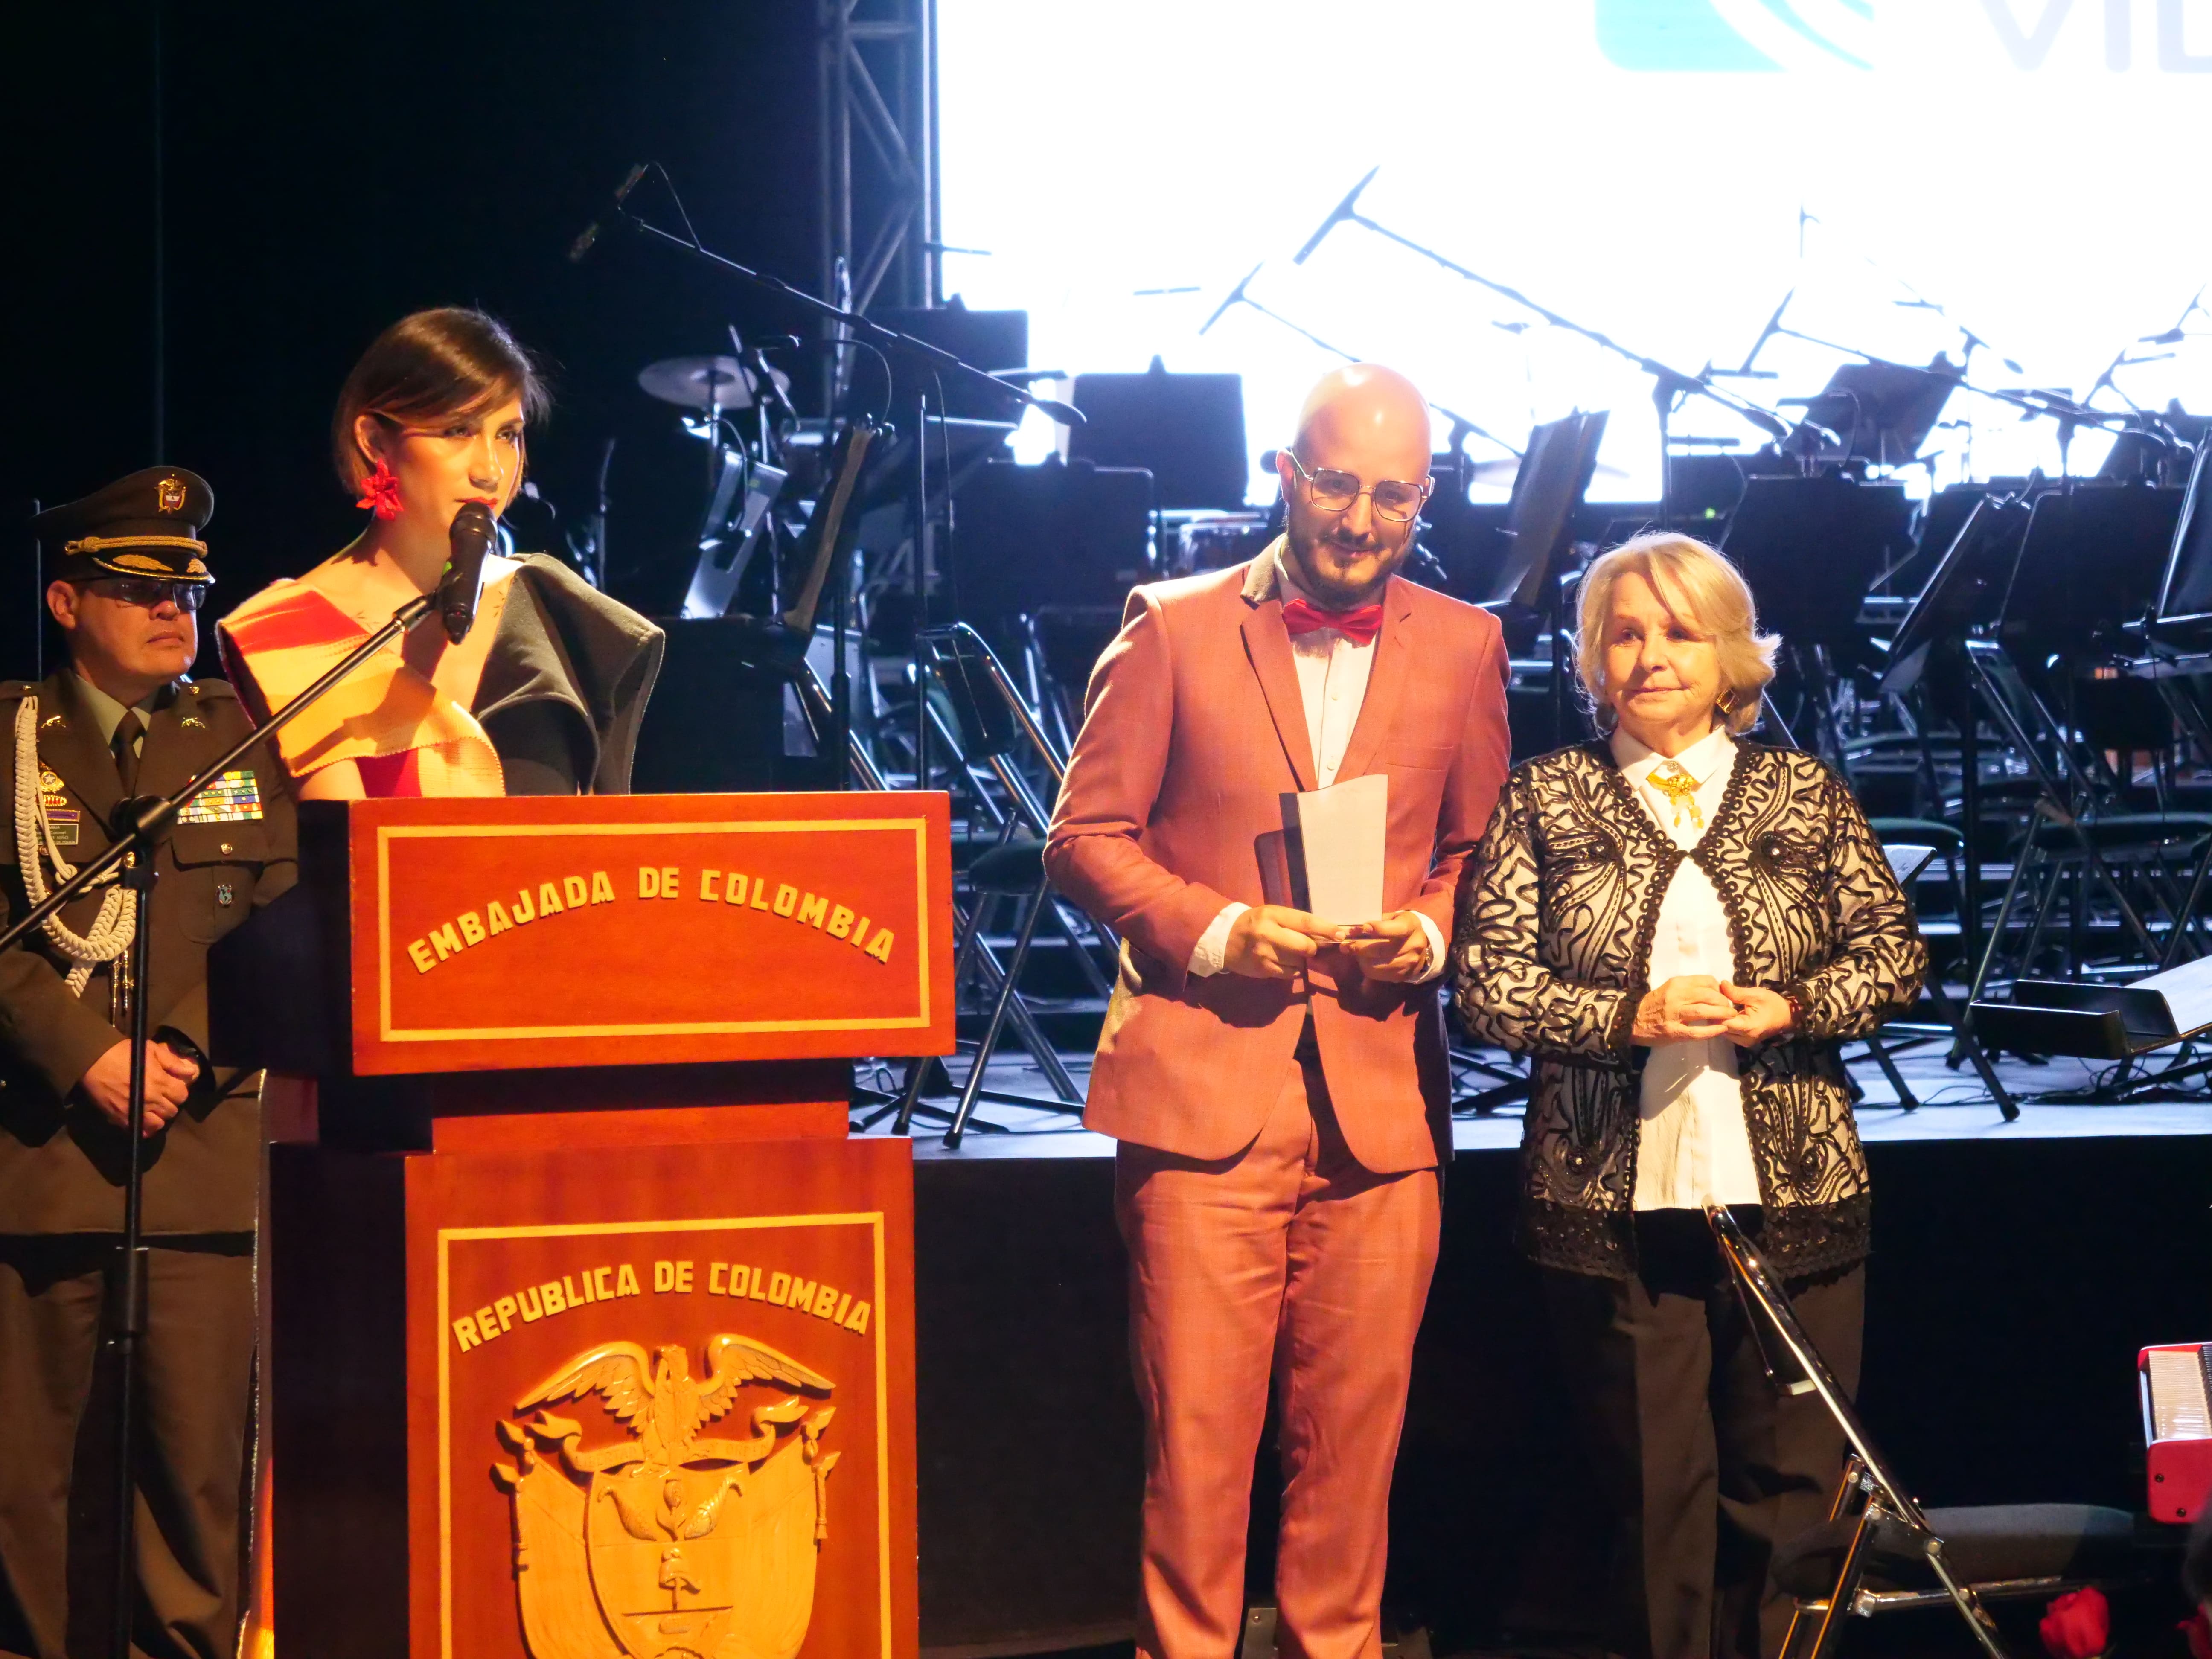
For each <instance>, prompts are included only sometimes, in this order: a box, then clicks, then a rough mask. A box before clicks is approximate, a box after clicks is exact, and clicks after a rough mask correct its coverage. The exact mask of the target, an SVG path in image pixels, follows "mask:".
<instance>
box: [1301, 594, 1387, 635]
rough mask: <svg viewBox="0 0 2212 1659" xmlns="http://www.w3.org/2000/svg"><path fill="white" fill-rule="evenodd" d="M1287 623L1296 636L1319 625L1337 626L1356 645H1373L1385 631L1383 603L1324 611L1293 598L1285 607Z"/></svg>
mask: <svg viewBox="0 0 2212 1659" xmlns="http://www.w3.org/2000/svg"><path fill="white" fill-rule="evenodd" d="M1283 626H1284V627H1285V628H1287V629H1290V630H1291V638H1292V639H1297V637H1298V636H1299V635H1302V634H1310V633H1312V632H1314V631H1315V630H1316V629H1322V628H1334V629H1335V630H1336V631H1337V632H1338V633H1340V634H1341V635H1344V637H1345V638H1346V639H1347V640H1350V641H1352V643H1353V644H1354V645H1372V644H1373V643H1374V642H1375V636H1376V635H1377V634H1380V633H1381V632H1382V631H1383V607H1382V606H1381V605H1358V606H1356V607H1354V608H1353V609H1352V610H1350V611H1321V610H1317V609H1316V608H1315V607H1314V606H1312V605H1308V604H1307V603H1306V602H1305V601H1304V599H1292V600H1291V602H1290V603H1289V604H1288V605H1285V606H1284V607H1283Z"/></svg>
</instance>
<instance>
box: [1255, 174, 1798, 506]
mask: <svg viewBox="0 0 2212 1659" xmlns="http://www.w3.org/2000/svg"><path fill="white" fill-rule="evenodd" d="M1380 170H1381V169H1380V168H1374V169H1370V171H1369V173H1368V174H1367V178H1365V179H1361V180H1360V181H1359V182H1358V184H1357V185H1353V186H1352V193H1351V194H1350V195H1349V196H1346V197H1345V198H1344V199H1343V200H1342V201H1341V202H1340V203H1338V204H1336V207H1335V208H1334V210H1332V211H1331V213H1330V214H1329V216H1328V218H1327V219H1324V220H1323V221H1322V225H1321V228H1320V229H1318V230H1316V232H1314V234H1312V235H1311V236H1310V237H1309V238H1308V239H1307V240H1306V245H1305V246H1304V247H1302V248H1300V249H1299V250H1298V252H1297V258H1296V259H1295V260H1294V261H1293V263H1295V264H1304V263H1305V261H1306V258H1307V256H1308V255H1309V254H1310V253H1312V252H1313V251H1314V250H1315V249H1316V248H1317V247H1319V246H1321V243H1322V238H1323V237H1325V236H1327V235H1328V233H1329V232H1330V231H1332V230H1334V229H1335V228H1336V227H1337V226H1338V225H1340V224H1345V223H1350V224H1355V225H1363V226H1364V227H1365V228H1367V229H1369V230H1371V231H1373V232H1374V233H1375V234H1376V235H1377V236H1380V237H1382V238H1383V240H1385V241H1389V242H1395V243H1396V244H1397V245H1398V246H1400V247H1402V248H1404V249H1406V250H1407V252H1412V253H1418V254H1419V255H1420V257H1421V258H1424V259H1426V260H1428V261H1430V262H1431V264H1437V265H1441V266H1442V267H1443V269H1444V270H1449V272H1451V273H1452V275H1453V276H1458V277H1462V278H1464V279H1465V280H1466V281H1468V282H1470V283H1474V284H1475V285H1476V286H1478V287H1480V288H1486V289H1489V290H1490V291H1491V292H1492V293H1493V294H1497V295H1503V296H1504V298H1506V299H1508V300H1510V301H1513V303H1514V304H1515V305H1517V306H1520V307H1522V308H1523V309H1524V310H1528V311H1532V312H1534V313H1535V314H1536V315H1537V316H1539V317H1541V318H1542V319H1544V320H1545V321H1546V322H1547V323H1549V324H1550V325H1552V326H1553V328H1562V329H1565V330H1566V331H1567V332H1568V333H1570V334H1579V335H1580V336H1581V337H1583V339H1585V340H1588V341H1589V342H1591V343H1593V344H1595V345H1599V346H1602V347H1603V348H1604V349H1606V350H1607V351H1610V352H1612V353H1613V354H1614V355H1615V356H1620V357H1624V358H1626V359H1627V361H1628V362H1632V363H1633V364H1635V365H1636V367H1637V368H1639V369H1641V370H1643V371H1644V373H1645V374H1649V375H1650V376H1651V379H1652V386H1651V398H1652V401H1653V402H1654V403H1655V404H1657V405H1658V409H1659V523H1660V526H1661V527H1662V529H1663V528H1666V527H1667V526H1668V524H1669V523H1670V522H1671V520H1672V516H1673V515H1672V513H1671V512H1670V510H1669V508H1670V507H1671V503H1672V498H1673V490H1672V487H1671V486H1670V484H1669V483H1668V477H1667V475H1668V470H1669V469H1668V461H1669V460H1670V459H1671V450H1670V447H1669V446H1668V431H1667V426H1668V417H1669V416H1671V415H1672V414H1673V412H1674V405H1675V404H1676V403H1677V401H1679V400H1680V398H1683V397H1685V396H1696V397H1702V398H1711V400H1712V401H1713V402H1714V403H1717V404H1719V405H1720V406H1721V407H1722V408H1723V409H1725V410H1728V411H1729V413H1730V414H1732V415H1735V416H1738V417H1739V418H1741V419H1742V420H1745V421H1748V422H1751V424H1752V425H1753V426H1755V427H1757V428H1759V430H1761V431H1762V432H1764V433H1765V434H1766V435H1767V436H1769V437H1770V438H1772V439H1775V440H1776V441H1781V440H1783V439H1784V438H1787V437H1788V436H1789V435H1790V427H1789V424H1788V423H1787V422H1784V420H1783V419H1782V417H1781V416H1778V415H1775V414H1772V413H1770V412H1769V411H1768V410H1764V409H1761V408H1760V407H1759V405H1758V404H1754V403H1752V402H1750V401H1748V400H1747V399H1746V398H1739V397H1737V396H1736V395H1735V393H1734V392H1725V391H1723V390H1722V389H1721V388H1720V387H1719V386H1715V385H1713V384H1712V382H1711V380H1708V379H1707V378H1706V377H1705V375H1704V374H1683V373H1682V372H1681V371H1680V370H1679V369H1675V368H1668V366H1667V365H1666V364H1665V363H1662V362H1660V361H1659V360H1658V359H1657V358H1656V357H1647V356H1644V354H1643V353H1642V352H1640V351H1636V350H1633V349H1631V348H1629V347H1627V346H1625V345H1623V344H1621V343H1620V341H1618V340H1616V339H1614V338H1613V337H1612V336H1610V335H1608V334H1605V333H1602V332H1601V331H1599V330H1597V329H1594V328H1589V327H1587V326H1585V325H1583V324H1581V323H1578V322H1576V321H1575V320H1574V319H1572V318H1570V317H1564V316H1561V315H1560V314H1559V313H1558V312H1556V311H1553V310H1552V309H1551V308H1550V307H1547V306H1542V305H1539V304H1538V303H1537V302H1536V301H1534V300H1532V299H1530V298H1529V297H1528V295H1525V294H1523V293H1522V292H1521V290H1520V289H1516V288H1511V287H1509V286H1507V285H1506V284H1505V283H1501V282H1498V281H1496V280H1494V279H1493V278H1492V277H1488V276H1484V275H1483V274H1482V273H1481V272H1480V271H1478V270H1468V268H1467V267H1466V266H1465V265H1463V264H1460V263H1459V262H1458V261H1457V260H1455V259H1450V258H1446V257H1445V256H1444V255H1443V254H1441V253H1439V252H1437V251H1436V249H1434V248H1432V247H1425V246H1422V245H1421V244H1420V243H1419V242H1417V241H1415V240H1413V238H1412V237H1410V236H1401V235H1400V234H1398V233H1397V232H1396V231H1395V230H1393V229H1391V228H1389V226H1388V225H1384V224H1379V223H1377V222H1376V221H1374V220H1372V219H1370V218H1369V217H1368V216H1366V215H1365V214H1364V213H1362V212H1360V211H1359V210H1358V205H1357V204H1358V199H1359V193H1360V191H1364V189H1366V188H1367V183H1368V179H1372V178H1374V176H1375V174H1376V172H1379V171H1380ZM1246 303H1247V304H1249V303H1250V301H1246Z"/></svg>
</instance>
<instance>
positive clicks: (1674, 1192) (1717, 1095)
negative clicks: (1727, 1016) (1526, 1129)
mask: <svg viewBox="0 0 2212 1659" xmlns="http://www.w3.org/2000/svg"><path fill="white" fill-rule="evenodd" d="M1735 755H1736V749H1735V739H1733V738H1730V737H1729V734H1728V732H1727V731H1726V730H1725V729H1723V728H1716V729H1715V730H1713V731H1712V732H1710V733H1708V734H1707V735H1706V736H1705V737H1703V738H1699V740H1698V741H1697V742H1696V743H1694V744H1691V745H1690V747H1689V748H1687V749H1686V750H1683V751H1682V753H1681V754H1680V755H1678V756H1676V757H1675V760H1674V763H1675V764H1676V765H1677V766H1679V767H1680V768H1681V769H1682V770H1684V771H1686V772H1687V773H1688V774H1689V775H1690V776H1692V778H1695V779H1696V780H1697V781H1698V789H1697V793H1696V794H1695V795H1694V796H1693V797H1692V799H1694V801H1695V802H1696V806H1697V816H1696V817H1692V812H1691V810H1690V807H1689V806H1688V805H1682V806H1680V807H1677V806H1676V805H1675V804H1674V801H1673V800H1672V799H1670V798H1669V797H1668V795H1667V793H1665V792H1664V791H1663V790H1661V789H1659V788H1657V787H1656V786H1654V785H1653V783H1652V782H1651V775H1652V774H1653V773H1654V772H1655V771H1657V770H1659V769H1661V768H1662V767H1663V766H1664V765H1665V764H1666V762H1665V760H1664V759H1663V758H1662V757H1661V756H1659V755H1657V754H1656V753H1655V752H1653V751H1652V750H1649V749H1647V748H1645V747H1644V745H1643V744H1640V743H1638V741H1637V740H1636V739H1635V738H1632V737H1630V736H1629V735H1628V734H1627V733H1626V732H1614V733H1613V759H1614V760H1615V761H1616V762H1617V763H1619V764H1620V772H1621V776H1622V777H1623V778H1625V779H1626V781H1627V783H1628V786H1629V787H1630V789H1631V790H1632V791H1633V792H1634V793H1635V795H1636V798H1637V799H1638V800H1640V801H1642V802H1643V803H1644V806H1645V808H1646V809H1647V810H1648V811H1650V814H1651V817H1652V819H1653V821H1654V822H1655V823H1657V824H1658V826H1659V829H1660V832H1661V833H1662V834H1663V835H1664V836H1667V838H1668V840H1670V841H1672V842H1674V845H1676V846H1677V847H1680V848H1683V849H1684V850H1685V851H1686V850H1688V849H1689V848H1693V847H1695V846H1696V845H1697V844H1698V842H1699V841H1701V840H1703V839H1704V838H1705V831H1706V829H1710V828H1711V824H1712V822H1713V815H1714V814H1715V813H1716V812H1717V811H1719V809H1720V804H1721V797H1722V796H1723V794H1725V793H1727V790H1728V781H1729V774H1730V773H1731V772H1733V771H1734V770H1735ZM1700 817H1701V818H1702V819H1703V820H1704V822H1703V823H1699V822H1698V819H1699V818H1700ZM1735 973H1736V968H1735V951H1734V948H1733V947H1732V946H1731V945H1730V944H1729V928H1728V913H1727V912H1726V911H1725V910H1723V908H1721V899H1720V895H1719V894H1718V893H1717V892H1716V891H1714V890H1713V884H1712V878H1711V877H1709V876H1707V875H1706V874H1705V871H1704V870H1703V869H1701V868H1700V867H1699V866H1698V864H1697V862H1696V860H1692V859H1684V860H1682V861H1681V863H1680V864H1679V865H1678V866H1675V870H1674V879H1673V880H1672V881H1670V882H1669V883H1668V885H1667V892H1666V896H1665V897H1664V898H1662V900H1661V901H1660V904H1659V920H1658V924H1657V927H1656V930H1655V931H1654V933H1653V934H1652V937H1651V967H1650V983H1651V984H1652V985H1653V986H1654V987H1656V986H1660V985H1663V984H1665V983H1666V982H1667V981H1668V980H1670V979H1673V978H1675V977H1676V976H1678V975H1683V974H1710V975H1712V976H1713V978H1715V979H1717V980H1723V981H1733V980H1734V979H1735ZM1641 1116H1642V1120H1643V1127H1642V1133H1641V1136H1640V1138H1639V1140H1638V1148H1637V1154H1636V1194H1635V1198H1634V1200H1633V1206H1634V1207H1635V1208H1637V1209H1639V1210H1680V1209H1692V1210H1693V1209H1697V1208H1699V1207H1701V1206H1703V1205H1704V1203H1705V1200H1706V1199H1707V1198H1717V1199H1718V1200H1720V1201H1721V1202H1722V1203H1723V1204H1736V1205H1741V1204H1756V1203H1758V1202H1759V1166H1758V1165H1757V1164H1755V1163H1754V1162H1753V1158H1752V1152H1751V1134H1750V1131H1749V1130H1748V1129H1747V1127H1746V1126H1745V1124H1744V1120H1743V1085H1741V1084H1740V1083H1739V1082H1738V1081H1737V1080H1736V1069H1735V1044H1734V1043H1733V1042H1729V1039H1728V1038H1726V1037H1724V1036H1719V1037H1701V1038H1697V1039H1694V1040H1692V1041H1691V1042H1663V1043H1660V1044H1658V1045H1656V1047H1654V1048H1652V1050H1651V1054H1650V1059H1649V1060H1647V1061H1646V1063H1645V1065H1644V1090H1643V1096H1642V1103H1641Z"/></svg>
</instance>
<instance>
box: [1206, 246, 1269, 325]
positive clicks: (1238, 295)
mask: <svg viewBox="0 0 2212 1659" xmlns="http://www.w3.org/2000/svg"><path fill="white" fill-rule="evenodd" d="M1264 264H1267V261H1266V260H1265V259H1262V260H1261V261H1260V265H1264ZM1260 265H1254V266H1253V267H1252V269H1251V270H1248V271H1246V272H1245V273H1244V274H1243V276H1241V277H1239V278H1237V286H1236V287H1235V288H1232V289H1230V290H1229V297H1228V298H1227V299H1225V300H1224V301H1222V302H1221V303H1220V304H1219V305H1218V306H1216V307H1214V308H1213V315H1212V316H1211V317H1209V318H1207V319H1206V328H1201V329H1200V330H1199V332H1200V334H1203V333H1205V332H1206V329H1207V328H1212V326H1213V325H1215V324H1216V323H1218V322H1219V321H1220V320H1221V319H1222V318H1223V317H1225V316H1226V315H1227V314H1228V312H1229V307H1231V306H1233V305H1235V304H1236V303H1237V301H1239V300H1241V299H1243V297H1244V290H1245V289H1247V288H1248V287H1249V286H1250V285H1251V282H1252V279H1253V278H1254V277H1255V276H1258V275H1259V274H1260Z"/></svg>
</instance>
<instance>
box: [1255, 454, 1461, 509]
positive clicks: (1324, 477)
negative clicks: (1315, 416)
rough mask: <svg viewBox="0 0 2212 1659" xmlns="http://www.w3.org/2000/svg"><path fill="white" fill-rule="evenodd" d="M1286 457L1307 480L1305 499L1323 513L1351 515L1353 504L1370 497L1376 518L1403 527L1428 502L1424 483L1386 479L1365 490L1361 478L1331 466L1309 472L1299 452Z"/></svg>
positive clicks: (1426, 488)
mask: <svg viewBox="0 0 2212 1659" xmlns="http://www.w3.org/2000/svg"><path fill="white" fill-rule="evenodd" d="M1283 453H1284V454H1285V455H1287V456H1288V457H1289V458H1290V462H1291V465H1292V466H1294V467H1296V468H1297V474H1298V477H1300V478H1302V479H1304V482H1305V486H1306V499H1307V500H1308V501H1311V502H1312V503H1313V504H1314V505H1315V506H1316V507H1319V508H1320V509H1321V510H1322V512H1324V513H1346V512H1349V511H1350V510H1351V508H1352V502H1354V501H1358V499H1359V498H1360V497H1361V496H1362V495H1367V496H1371V497H1372V498H1373V499H1374V502H1375V513H1376V517H1378V518H1383V519H1388V520H1390V522H1391V523H1393V524H1403V523H1405V522H1406V520H1408V519H1410V518H1412V517H1413V515H1414V514H1415V513H1419V511H1420V510H1421V503H1422V502H1423V501H1426V500H1428V498H1429V484H1428V482H1427V481H1426V480H1423V481H1422V482H1421V483H1409V482H1407V480H1406V479H1403V478H1385V479H1383V482H1382V483H1378V484H1370V485H1369V486H1367V487H1366V488H1364V489H1363V488H1362V487H1361V486H1360V483H1359V480H1358V477H1355V476H1354V475H1353V474H1352V473H1349V472H1340V471H1337V470H1336V469H1335V468H1334V467H1330V466H1322V467H1316V468H1315V469H1314V470H1313V471H1310V472H1309V471H1306V464H1305V463H1304V461H1302V460H1300V459H1298V456H1297V451H1296V450H1294V449H1286V450H1285V451H1284V452H1283Z"/></svg>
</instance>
